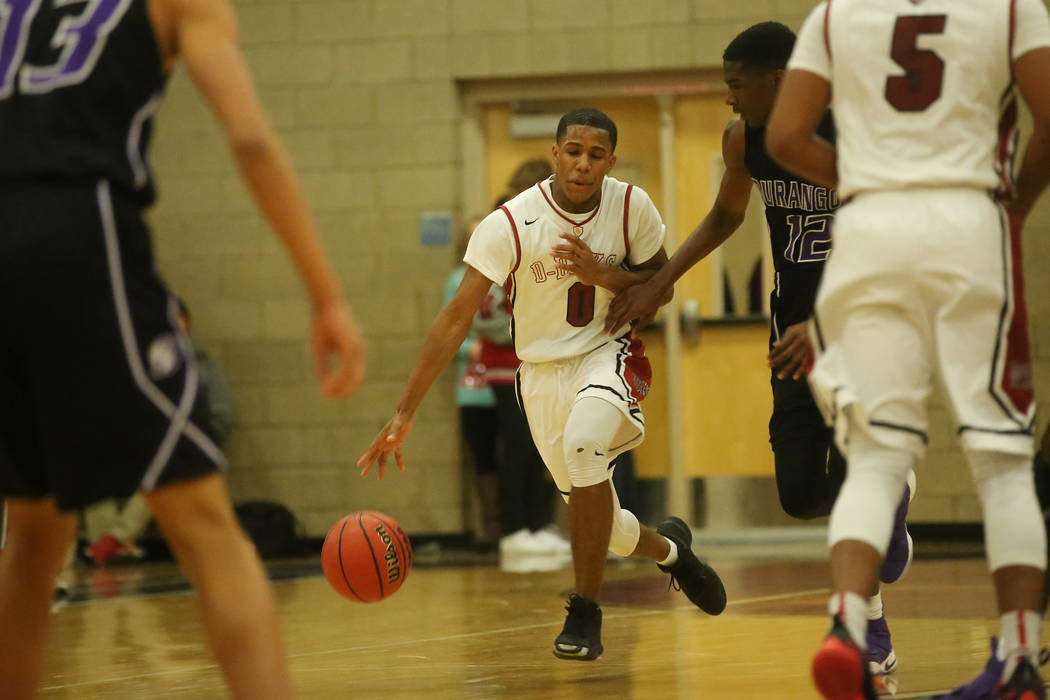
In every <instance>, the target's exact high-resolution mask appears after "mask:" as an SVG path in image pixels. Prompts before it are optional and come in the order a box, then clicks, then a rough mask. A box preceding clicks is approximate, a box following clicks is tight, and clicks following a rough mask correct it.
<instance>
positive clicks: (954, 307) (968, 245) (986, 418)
mask: <svg viewBox="0 0 1050 700" xmlns="http://www.w3.org/2000/svg"><path fill="white" fill-rule="evenodd" d="M1011 224H1012V222H1011V221H1010V220H1009V218H1008V216H1007V214H1006V213H1005V212H1004V210H1003V209H1002V208H1001V207H1000V206H999V205H997V204H996V203H995V202H994V201H993V200H992V199H991V197H990V196H989V195H988V194H987V193H985V192H982V191H980V190H973V189H954V188H952V189H948V188H941V189H933V188H931V189H915V190H907V191H899V192H879V193H868V194H861V195H858V196H857V197H856V198H855V199H854V200H853V201H851V202H849V203H848V204H846V205H845V206H843V207H842V208H841V209H839V210H838V214H837V215H836V217H835V231H834V244H833V248H832V252H831V256H830V258H829V259H828V262H827V264H826V265H825V268H824V277H823V280H822V282H821V286H820V291H819V292H818V294H817V301H816V310H815V313H814V320H813V323H812V324H811V330H812V335H813V337H814V341H815V342H814V345H815V347H816V348H817V361H816V364H815V366H814V368H813V372H812V373H811V375H810V377H809V381H810V386H811V387H812V388H813V393H814V396H815V398H816V399H817V403H818V405H820V407H821V411H822V412H823V413H824V416H825V418H826V419H827V420H828V423H829V425H832V426H834V427H835V429H836V430H835V433H836V439H837V440H838V444H839V446H840V448H841V449H843V451H845V441H846V438H847V435H846V433H847V425H848V424H849V423H850V422H852V424H853V425H855V426H860V427H861V428H862V429H864V430H866V431H867V432H868V433H869V434H870V435H871V436H872V437H873V438H874V439H875V440H876V441H878V442H880V443H882V444H885V445H887V446H891V447H899V448H903V449H908V450H910V451H912V452H914V453H915V454H916V455H919V456H921V455H922V454H923V452H924V451H925V445H926V442H927V435H928V421H927V415H926V400H927V397H928V396H929V394H930V389H931V386H932V383H933V381H934V380H935V379H936V380H938V381H940V382H941V385H942V388H943V393H944V396H945V398H946V400H947V403H948V405H949V408H950V409H951V412H952V414H953V418H954V420H955V427H956V429H957V431H958V434H959V436H960V438H961V440H962V443H963V447H964V448H966V449H968V450H992V451H1000V452H1008V453H1013V454H1025V455H1028V454H1031V453H1032V438H1031V431H1032V421H1033V418H1034V413H1035V402H1034V400H1033V392H1032V368H1031V360H1030V357H1029V347H1028V329H1027V317H1026V311H1025V305H1024V294H1023V286H1024V282H1023V279H1022V276H1021V251H1020V231H1019V226H1013V225H1011ZM847 417H849V418H852V421H849V420H847Z"/></svg>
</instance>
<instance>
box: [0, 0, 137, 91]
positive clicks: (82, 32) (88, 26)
mask: <svg viewBox="0 0 1050 700" xmlns="http://www.w3.org/2000/svg"><path fill="white" fill-rule="evenodd" d="M42 2H43V0H0V100H2V99H4V98H6V97H9V96H10V95H11V93H12V92H13V91H14V86H15V80H16V79H17V80H19V89H20V90H21V91H22V92H24V93H36V94H40V93H46V92H50V91H52V90H54V89H56V88H60V87H64V86H67V85H76V84H77V83H80V82H83V81H84V79H86V78H87V77H88V76H89V75H91V71H92V69H94V67H95V63H96V62H97V61H98V57H99V54H101V53H102V49H103V48H104V47H105V45H106V38H107V37H108V36H109V33H110V32H111V31H113V28H114V27H115V26H117V23H118V22H119V21H120V18H121V17H122V16H123V15H124V13H125V12H126V11H127V9H128V7H129V6H130V5H131V3H132V0H88V1H87V3H86V5H87V6H86V7H85V8H84V10H83V11H82V12H81V13H80V14H71V15H69V16H68V17H65V18H63V19H62V21H61V22H59V23H58V29H56V30H55V34H54V36H53V37H52V38H51V46H52V47H54V48H59V49H61V53H60V54H59V57H58V60H57V61H55V63H54V64H52V65H49V66H34V65H31V64H28V63H27V64H26V65H24V66H23V65H22V59H23V58H24V56H25V51H26V44H27V43H28V41H29V25H30V24H31V22H32V21H33V17H34V16H35V15H36V13H37V11H38V10H39V9H40V5H41V3H42ZM56 4H57V5H61V4H62V3H56ZM20 68H21V70H19V69H20Z"/></svg>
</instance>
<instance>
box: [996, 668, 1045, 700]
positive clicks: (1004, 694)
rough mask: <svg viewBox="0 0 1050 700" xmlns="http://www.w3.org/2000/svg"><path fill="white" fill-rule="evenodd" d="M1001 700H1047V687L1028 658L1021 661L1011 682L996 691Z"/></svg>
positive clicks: (1011, 676) (1012, 675)
mask: <svg viewBox="0 0 1050 700" xmlns="http://www.w3.org/2000/svg"><path fill="white" fill-rule="evenodd" d="M994 697H996V698H999V700H1046V687H1045V686H1044V685H1043V679H1042V678H1040V677H1039V672H1038V671H1036V670H1035V667H1034V666H1032V662H1031V661H1029V660H1028V659H1027V658H1023V659H1021V661H1020V663H1018V664H1017V668H1015V669H1014V672H1013V673H1012V674H1011V675H1010V680H1008V681H1006V683H1004V684H1002V685H1000V686H999V687H998V688H996V689H995V696H994Z"/></svg>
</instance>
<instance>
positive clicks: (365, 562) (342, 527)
mask: <svg viewBox="0 0 1050 700" xmlns="http://www.w3.org/2000/svg"><path fill="white" fill-rule="evenodd" d="M411 566H412V544H411V543H410V542H409V541H408V535H406V534H405V531H404V530H402V529H401V526H400V525H398V524H397V521H396V520H394V519H393V518H391V517H390V516H389V515H385V514H383V513H378V512H376V511H374V510H363V511H358V512H356V513H351V514H350V515H348V516H346V517H345V518H343V519H342V520H340V521H339V522H337V523H336V524H335V525H333V526H332V529H331V530H329V531H328V535H327V536H326V537H325V539H324V546H323V547H322V548H321V567H322V568H323V569H324V575H325V578H327V579H328V583H330V584H331V585H332V588H334V589H335V590H336V592H337V593H339V595H341V596H343V597H345V598H349V599H350V600H355V601H357V602H359V603H375V602H376V601H380V600H383V599H384V598H386V597H388V596H390V595H393V594H394V593H395V592H396V591H397V589H399V588H401V584H402V583H404V582H405V578H406V577H407V576H408V570H409V568H411Z"/></svg>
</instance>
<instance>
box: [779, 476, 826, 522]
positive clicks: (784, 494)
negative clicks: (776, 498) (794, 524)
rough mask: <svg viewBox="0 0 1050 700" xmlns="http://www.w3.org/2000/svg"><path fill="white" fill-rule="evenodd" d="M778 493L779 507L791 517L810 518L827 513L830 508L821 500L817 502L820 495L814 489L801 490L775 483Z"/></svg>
mask: <svg viewBox="0 0 1050 700" xmlns="http://www.w3.org/2000/svg"><path fill="white" fill-rule="evenodd" d="M777 489H778V494H779V495H780V507H781V508H783V509H784V512H785V513H787V514H788V515H790V516H791V517H792V518H797V519H799V520H812V519H813V518H820V517H822V516H825V515H827V514H828V513H829V512H830V509H829V508H828V507H827V506H826V504H825V503H823V502H818V500H817V499H818V496H819V495H820V494H819V493H818V492H817V491H816V490H811V491H808V492H803V491H800V490H798V489H792V488H787V487H784V486H781V485H780V484H777Z"/></svg>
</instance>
